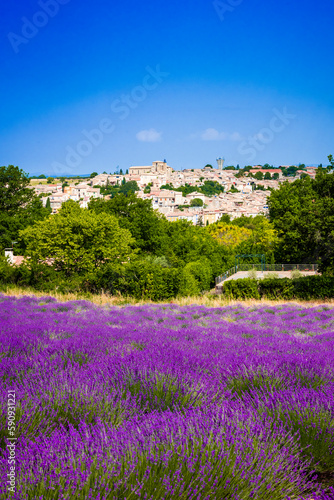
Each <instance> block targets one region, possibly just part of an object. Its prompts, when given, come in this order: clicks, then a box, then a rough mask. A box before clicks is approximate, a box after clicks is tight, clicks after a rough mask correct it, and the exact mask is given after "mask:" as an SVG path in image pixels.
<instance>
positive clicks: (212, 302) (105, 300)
mask: <svg viewBox="0 0 334 500" xmlns="http://www.w3.org/2000/svg"><path fill="white" fill-rule="evenodd" d="M0 293H3V294H4V295H7V296H15V297H23V296H35V297H45V296H51V297H54V298H56V299H57V300H58V301H61V302H66V301H70V300H89V301H90V302H92V303H93V304H96V305H99V306H104V305H111V306H125V305H138V306H141V305H144V304H157V302H153V301H152V300H149V299H142V300H138V299H135V298H133V297H124V296H122V295H110V294H108V293H105V292H102V293H101V294H98V295H97V294H96V295H93V294H79V293H66V294H62V293H58V292H56V291H55V292H51V293H45V292H37V291H36V290H33V289H32V288H20V287H17V286H7V287H6V286H4V287H3V288H2V289H1V290H0ZM160 303H161V304H166V303H169V304H176V305H179V306H189V305H194V304H196V305H202V306H207V307H223V306H227V305H232V306H233V305H237V304H242V305H243V306H246V307H252V306H260V305H266V306H278V305H283V304H287V303H288V304H291V305H298V306H302V307H315V306H319V305H327V306H330V307H334V298H333V299H329V300H310V301H307V300H291V301H288V300H266V299H263V300H255V299H247V300H228V299H225V298H223V297H222V296H220V295H215V294H213V293H212V292H210V293H209V292H208V293H205V294H204V295H201V296H198V297H181V298H174V299H170V300H164V301H161V302H160Z"/></svg>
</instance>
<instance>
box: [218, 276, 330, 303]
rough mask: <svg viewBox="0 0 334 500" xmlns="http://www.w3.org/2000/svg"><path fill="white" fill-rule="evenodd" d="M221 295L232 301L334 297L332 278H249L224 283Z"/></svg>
mask: <svg viewBox="0 0 334 500" xmlns="http://www.w3.org/2000/svg"><path fill="white" fill-rule="evenodd" d="M223 293H224V295H226V297H229V298H234V299H239V298H240V299H241V298H243V299H252V298H253V299H259V298H266V299H271V300H276V299H277V300H292V299H299V300H314V299H329V298H333V297H334V277H329V276H303V277H301V278H296V279H289V278H279V279H276V278H264V279H262V280H251V279H249V278H245V279H238V280H230V281H227V282H225V283H224V286H223Z"/></svg>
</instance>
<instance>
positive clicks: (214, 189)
mask: <svg viewBox="0 0 334 500" xmlns="http://www.w3.org/2000/svg"><path fill="white" fill-rule="evenodd" d="M198 191H199V192H200V193H203V194H205V196H214V195H215V194H219V193H223V192H224V186H222V185H221V184H219V182H217V181H204V184H203V186H199V187H198Z"/></svg>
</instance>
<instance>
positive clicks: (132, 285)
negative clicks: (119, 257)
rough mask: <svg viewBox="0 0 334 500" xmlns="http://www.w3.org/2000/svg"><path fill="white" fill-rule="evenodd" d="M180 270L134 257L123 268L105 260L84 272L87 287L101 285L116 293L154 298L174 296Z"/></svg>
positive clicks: (93, 289)
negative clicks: (88, 271) (106, 263)
mask: <svg viewBox="0 0 334 500" xmlns="http://www.w3.org/2000/svg"><path fill="white" fill-rule="evenodd" d="M179 282H180V270H179V269H175V268H165V267H162V266H161V265H158V264H157V263H151V262H148V261H147V260H139V259H136V260H134V261H133V262H130V263H129V264H127V265H126V266H124V268H122V269H120V268H119V269H116V268H115V266H113V265H111V264H108V265H106V266H103V268H100V269H98V270H97V271H96V272H94V273H90V274H89V275H87V276H86V281H85V287H86V290H87V291H90V292H99V291H100V290H101V289H103V290H105V291H108V292H110V293H112V294H113V295H115V294H116V293H117V292H119V293H121V294H123V295H125V296H126V295H129V296H131V297H136V298H138V299H140V298H147V299H151V300H155V301H159V300H165V299H169V298H172V297H176V295H177V294H178V291H179Z"/></svg>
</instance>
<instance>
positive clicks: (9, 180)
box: [0, 165, 35, 215]
mask: <svg viewBox="0 0 334 500" xmlns="http://www.w3.org/2000/svg"><path fill="white" fill-rule="evenodd" d="M29 184H30V180H29V178H28V176H27V174H25V173H24V172H23V170H21V169H20V168H19V167H14V165H8V167H0V213H3V212H5V213H6V214H7V215H14V214H15V212H16V210H17V209H19V208H22V207H23V206H25V205H26V204H27V203H30V202H31V201H32V199H33V198H34V197H35V194H34V191H33V190H32V189H29V188H28V187H27V186H29Z"/></svg>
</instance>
